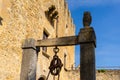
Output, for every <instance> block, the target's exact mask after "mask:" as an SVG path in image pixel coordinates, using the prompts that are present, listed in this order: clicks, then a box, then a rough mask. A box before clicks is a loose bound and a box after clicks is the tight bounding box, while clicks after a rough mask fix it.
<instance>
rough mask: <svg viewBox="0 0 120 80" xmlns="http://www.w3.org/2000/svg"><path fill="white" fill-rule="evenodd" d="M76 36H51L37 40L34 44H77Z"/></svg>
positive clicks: (50, 45) (48, 45)
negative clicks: (50, 37)
mask: <svg viewBox="0 0 120 80" xmlns="http://www.w3.org/2000/svg"><path fill="white" fill-rule="evenodd" d="M77 38H78V36H69V37H60V38H52V39H46V40H37V42H36V46H40V47H52V46H69V45H76V44H78V39H77Z"/></svg>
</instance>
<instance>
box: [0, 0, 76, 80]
mask: <svg viewBox="0 0 120 80" xmlns="http://www.w3.org/2000/svg"><path fill="white" fill-rule="evenodd" d="M51 5H55V7H56V8H57V11H58V12H59V22H58V37H62V36H71V35H74V34H75V27H74V24H73V22H72V19H71V16H70V13H69V10H68V8H67V7H65V5H67V4H66V3H65V1H64V0H0V17H1V18H2V19H3V20H2V21H1V22H2V24H1V25H0V41H1V42H0V80H20V71H21V61H22V49H21V46H22V43H23V41H24V40H25V39H26V38H34V39H35V40H39V39H43V31H46V32H47V33H48V35H49V36H48V38H55V27H53V26H52V25H51V24H50V22H49V20H48V19H47V17H46V15H45V11H46V10H48V8H49V7H50V6H51ZM59 48H60V51H59V53H58V55H59V56H60V58H61V59H62V62H63V63H64V53H66V54H67V63H66V67H67V68H69V67H71V66H72V65H73V64H74V46H72V47H70V46H69V47H59ZM53 55H54V53H53V48H48V49H47V53H43V52H42V48H41V51H40V52H39V54H38V62H37V73H36V74H37V79H38V78H39V77H40V76H45V77H46V76H47V74H48V72H49V70H48V67H49V64H50V61H51V59H52V56H53ZM66 73H67V72H66V71H65V70H64V68H62V71H61V74H60V75H61V76H60V80H68V77H67V74H66ZM52 79H53V76H51V75H50V78H49V80H52Z"/></svg>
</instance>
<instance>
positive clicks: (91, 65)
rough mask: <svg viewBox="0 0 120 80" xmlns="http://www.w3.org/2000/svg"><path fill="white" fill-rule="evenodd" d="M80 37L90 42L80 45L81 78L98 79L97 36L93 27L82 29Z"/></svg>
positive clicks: (87, 79) (85, 79) (81, 79)
mask: <svg viewBox="0 0 120 80" xmlns="http://www.w3.org/2000/svg"><path fill="white" fill-rule="evenodd" d="M79 38H82V39H83V40H85V41H90V42H89V43H85V44H81V45H80V53H81V54H80V80H96V70H95V46H96V42H95V41H96V37H95V33H94V30H93V28H91V27H89V28H83V29H81V30H80V33H79Z"/></svg>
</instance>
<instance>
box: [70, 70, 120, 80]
mask: <svg viewBox="0 0 120 80" xmlns="http://www.w3.org/2000/svg"><path fill="white" fill-rule="evenodd" d="M68 75H69V79H68V80H80V69H79V68H75V69H74V70H72V71H70V72H69V74H68ZM96 80H120V70H106V69H101V70H97V71H96Z"/></svg>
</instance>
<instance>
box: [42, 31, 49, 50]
mask: <svg viewBox="0 0 120 80" xmlns="http://www.w3.org/2000/svg"><path fill="white" fill-rule="evenodd" d="M43 39H48V34H47V33H46V32H45V31H44V32H43ZM42 50H43V52H47V47H43V48H42Z"/></svg>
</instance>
